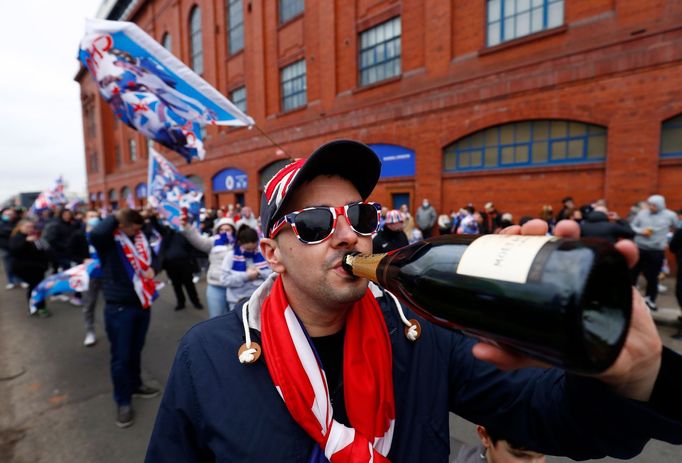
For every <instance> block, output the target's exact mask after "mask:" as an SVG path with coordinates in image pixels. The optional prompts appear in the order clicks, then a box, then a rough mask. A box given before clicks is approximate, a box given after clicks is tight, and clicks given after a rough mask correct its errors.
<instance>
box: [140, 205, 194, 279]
mask: <svg viewBox="0 0 682 463" xmlns="http://www.w3.org/2000/svg"><path fill="white" fill-rule="evenodd" d="M151 224H152V226H153V227H154V228H155V229H156V231H158V232H159V233H160V234H161V237H162V238H163V241H162V242H161V251H160V253H161V262H162V264H161V266H162V268H163V269H166V270H167V269H169V268H178V267H187V268H189V269H190V270H191V271H192V272H194V271H195V270H196V269H197V263H196V259H195V258H194V247H193V246H192V245H191V244H189V241H187V238H185V236H184V235H182V234H181V233H178V232H177V231H175V230H173V229H172V228H170V227H168V226H166V225H163V224H162V223H160V222H159V221H158V219H157V218H156V217H152V218H151Z"/></svg>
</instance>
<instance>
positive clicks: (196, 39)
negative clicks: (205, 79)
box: [189, 6, 204, 74]
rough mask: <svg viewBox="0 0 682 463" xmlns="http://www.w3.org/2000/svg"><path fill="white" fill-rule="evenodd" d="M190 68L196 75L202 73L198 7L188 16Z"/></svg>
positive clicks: (202, 56)
mask: <svg viewBox="0 0 682 463" xmlns="http://www.w3.org/2000/svg"><path fill="white" fill-rule="evenodd" d="M189 54H190V67H191V68H192V69H193V70H194V72H196V73H197V74H203V72H204V47H203V46H202V43H201V11H200V10H199V7H198V6H195V7H194V8H192V12H191V13H190V14H189Z"/></svg>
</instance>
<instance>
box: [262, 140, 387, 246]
mask: <svg viewBox="0 0 682 463" xmlns="http://www.w3.org/2000/svg"><path fill="white" fill-rule="evenodd" d="M380 174H381V161H379V158H378V157H377V155H376V154H375V153H374V151H372V149H371V148H370V147H369V146H367V145H365V144H364V143H360V142H357V141H353V140H334V141H330V142H328V143H325V144H324V145H322V146H320V147H319V148H317V149H316V150H315V151H313V153H312V154H311V155H310V156H308V157H307V158H302V159H297V160H295V161H293V162H292V163H291V164H288V165H286V166H284V167H283V168H282V169H281V170H280V171H279V172H277V173H276V174H275V175H274V176H273V177H272V178H271V179H270V181H269V182H268V183H267V185H265V189H264V190H263V196H262V198H261V206H260V220H261V229H262V231H263V235H265V236H270V231H271V228H272V226H273V225H274V223H275V220H276V219H278V218H279V216H280V215H281V213H282V212H284V211H282V206H283V205H284V203H285V202H286V199H287V198H288V197H290V196H291V193H292V192H293V191H294V190H296V188H298V187H299V186H301V185H303V184H304V183H306V182H308V181H310V180H312V179H314V178H315V177H317V176H320V175H338V176H339V177H343V178H345V179H348V180H349V181H350V182H351V183H352V184H353V185H354V186H355V188H357V190H358V192H359V193H360V196H361V197H362V199H363V200H366V199H367V198H368V197H369V195H370V193H372V190H374V187H375V186H376V184H377V182H378V181H379V175H380Z"/></svg>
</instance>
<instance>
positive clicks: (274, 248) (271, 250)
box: [260, 238, 285, 273]
mask: <svg viewBox="0 0 682 463" xmlns="http://www.w3.org/2000/svg"><path fill="white" fill-rule="evenodd" d="M260 252H261V254H263V257H265V260H266V261H268V265H270V268H271V269H272V271H273V272H275V273H284V270H285V267H284V264H283V263H282V256H281V254H280V250H279V243H277V241H276V240H274V239H272V238H261V240H260Z"/></svg>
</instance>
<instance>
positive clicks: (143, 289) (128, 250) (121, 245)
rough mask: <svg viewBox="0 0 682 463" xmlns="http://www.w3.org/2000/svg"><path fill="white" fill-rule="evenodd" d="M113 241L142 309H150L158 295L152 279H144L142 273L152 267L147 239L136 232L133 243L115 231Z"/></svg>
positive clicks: (123, 234)
mask: <svg viewBox="0 0 682 463" xmlns="http://www.w3.org/2000/svg"><path fill="white" fill-rule="evenodd" d="M114 240H115V241H116V245H117V246H116V247H117V248H118V251H119V254H120V256H121V260H122V261H123V268H125V270H126V273H127V274H128V278H130V281H131V282H132V284H133V288H134V289H135V293H136V294H137V297H138V298H139V299H140V303H141V304H142V308H144V309H148V308H149V307H151V305H152V301H154V299H156V298H157V297H158V296H159V295H158V294H157V292H156V284H155V283H154V279H153V278H145V277H144V273H145V272H146V271H147V270H149V269H150V268H151V265H152V253H151V250H150V249H149V243H148V242H147V238H145V236H144V235H143V234H142V232H138V233H137V234H136V235H135V238H134V240H135V241H134V243H133V242H132V241H130V238H129V237H128V235H126V234H125V233H123V232H122V231H121V230H116V231H115V232H114Z"/></svg>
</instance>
